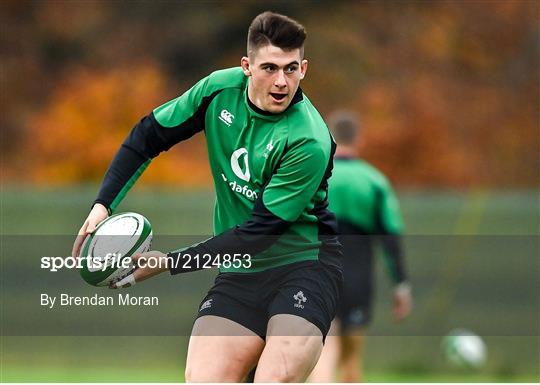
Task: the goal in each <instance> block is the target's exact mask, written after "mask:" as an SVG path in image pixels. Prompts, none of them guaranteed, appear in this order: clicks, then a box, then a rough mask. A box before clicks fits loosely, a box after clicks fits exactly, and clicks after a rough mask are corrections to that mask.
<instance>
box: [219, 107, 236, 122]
mask: <svg viewBox="0 0 540 385" xmlns="http://www.w3.org/2000/svg"><path fill="white" fill-rule="evenodd" d="M219 119H220V120H221V121H222V122H223V123H225V124H226V125H227V126H230V125H231V124H232V121H233V119H234V115H233V114H231V113H230V112H229V111H227V110H221V114H220V115H219Z"/></svg>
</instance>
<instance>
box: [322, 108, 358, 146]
mask: <svg viewBox="0 0 540 385" xmlns="http://www.w3.org/2000/svg"><path fill="white" fill-rule="evenodd" d="M328 126H329V127H330V130H331V131H332V135H333V136H334V139H335V140H336V143H337V144H341V145H352V144H354V142H355V140H356V138H357V136H358V134H359V132H360V120H359V119H358V116H357V115H356V114H355V113H354V112H352V111H345V110H341V111H335V112H333V113H332V114H330V116H329V117H328Z"/></svg>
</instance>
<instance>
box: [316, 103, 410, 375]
mask: <svg viewBox="0 0 540 385" xmlns="http://www.w3.org/2000/svg"><path fill="white" fill-rule="evenodd" d="M328 125H329V127H330V129H331V131H332V133H333V135H334V139H335V141H336V142H337V150H336V154H335V160H334V170H333V172H332V177H331V178H330V181H329V191H328V194H329V195H328V197H329V203H330V208H331V210H332V211H334V212H335V214H336V216H337V219H338V226H339V232H340V234H341V236H340V239H341V242H342V244H343V254H344V261H343V275H344V285H343V294H342V298H341V304H340V307H339V308H338V313H337V315H336V318H335V319H334V321H333V322H332V328H331V330H330V333H329V336H328V338H327V339H326V344H325V346H324V349H323V352H322V354H321V357H320V359H319V362H318V364H317V366H316V367H315V369H314V370H313V372H312V375H311V380H312V381H314V382H332V381H333V380H335V379H337V380H339V381H343V382H361V381H362V364H361V363H362V355H363V345H364V343H365V336H364V331H365V328H366V327H367V326H368V324H369V323H370V321H371V310H372V309H371V308H372V306H371V301H372V292H373V274H374V263H373V243H375V242H376V243H380V244H381V246H382V248H383V252H384V253H383V254H384V259H385V262H386V267H387V270H388V273H389V275H390V277H391V279H392V282H393V283H394V285H395V286H394V291H393V313H394V317H395V319H396V320H397V321H400V320H402V319H404V318H405V317H407V315H408V314H409V313H410V311H411V307H412V297H411V289H410V285H409V283H408V281H407V276H406V274H405V268H404V256H403V249H402V246H401V239H400V238H401V235H400V234H401V232H402V230H403V220H402V217H401V213H400V209H399V204H398V201H397V199H396V196H395V194H394V192H393V190H392V187H391V186H390V183H389V182H388V180H387V179H386V177H385V176H384V175H383V174H382V173H381V172H380V171H378V170H377V169H376V168H375V167H373V166H372V165H370V164H369V163H367V162H366V161H364V160H361V159H359V158H358V156H357V144H358V138H359V129H360V124H359V120H358V117H357V116H356V115H355V114H353V113H352V112H348V111H336V112H334V113H333V114H331V115H330V117H329V119H328ZM330 335H332V336H330ZM337 373H339V374H340V375H341V376H340V378H336V375H337Z"/></svg>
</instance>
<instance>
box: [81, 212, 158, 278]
mask: <svg viewBox="0 0 540 385" xmlns="http://www.w3.org/2000/svg"><path fill="white" fill-rule="evenodd" d="M151 242H152V226H151V225H150V222H149V221H148V219H146V218H145V217H144V216H142V215H141V214H137V213H121V214H116V215H113V216H110V217H108V218H107V219H105V220H104V221H102V222H101V223H100V224H99V225H98V226H97V227H96V230H95V231H94V232H93V233H92V234H90V235H89V236H88V237H86V239H85V241H84V243H83V245H82V247H81V253H80V254H79V257H80V258H81V260H82V263H81V265H82V268H81V277H82V278H83V279H84V280H85V281H86V282H87V283H89V284H90V285H93V286H109V284H110V283H111V282H116V281H118V280H120V279H122V278H124V277H126V276H127V275H129V274H130V273H131V272H132V271H133V270H134V268H135V266H134V264H133V263H129V262H130V259H131V256H132V255H134V254H138V253H144V252H146V251H148V250H149V249H150V245H151ZM128 258H129V260H128Z"/></svg>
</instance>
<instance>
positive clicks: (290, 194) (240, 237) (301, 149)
mask: <svg viewBox="0 0 540 385" xmlns="http://www.w3.org/2000/svg"><path fill="white" fill-rule="evenodd" d="M305 38H306V32H305V29H304V27H303V26H302V25H300V24H299V23H298V22H296V21H294V20H292V19H290V18H288V17H286V16H283V15H280V14H276V13H272V12H264V13H262V14H260V15H258V16H257V17H256V18H255V19H254V20H253V22H252V24H251V26H250V27H249V31H248V39H247V56H245V57H242V59H241V66H240V67H236V68H230V69H225V70H219V71H216V72H214V73H212V74H210V75H209V76H207V77H205V78H204V79H202V80H200V81H199V82H198V83H197V84H195V85H194V86H193V87H192V88H191V89H189V90H188V91H187V92H185V93H184V94H183V95H181V96H180V97H178V98H177V99H174V100H171V101H170V102H168V103H165V104H164V105H162V106H160V107H158V108H156V109H155V110H153V111H152V112H151V113H150V114H149V115H148V116H145V117H144V118H142V120H141V121H140V122H139V123H138V124H137V125H136V126H135V127H134V128H133V129H132V131H131V133H130V134H129V135H128V137H127V138H126V140H125V141H124V143H123V144H122V146H121V147H120V149H119V150H118V153H117V154H116V156H115V157H114V159H113V160H112V163H111V165H110V166H109V169H108V170H107V172H106V174H105V177H104V180H103V183H102V185H101V189H100V191H99V194H98V197H97V199H96V201H95V202H94V205H93V208H92V210H91V212H90V214H89V215H88V218H87V219H86V221H85V222H84V224H83V226H82V227H81V229H80V231H79V236H78V238H77V240H76V241H75V244H74V248H73V255H78V252H79V250H80V246H81V244H82V242H83V239H84V237H85V236H86V235H87V234H89V233H91V232H92V231H93V230H94V229H95V227H96V224H97V223H99V222H100V221H101V220H103V219H104V218H106V217H107V216H108V215H110V214H111V213H112V212H114V211H115V210H116V208H117V207H118V204H119V203H120V201H121V200H122V198H123V197H124V196H125V194H126V192H127V191H128V190H129V189H130V187H131V186H132V185H133V184H134V183H135V181H136V180H137V178H138V177H139V176H140V175H141V174H142V172H143V171H144V169H145V168H146V167H147V166H148V164H149V163H150V161H151V160H152V159H153V158H155V157H156V156H157V155H158V154H159V153H160V152H162V151H165V150H168V149H169V148H170V147H171V146H173V145H174V144H176V143H178V142H180V141H182V140H186V139H188V138H190V137H191V136H193V135H195V134H197V133H199V132H201V131H204V134H205V137H206V142H207V146H208V154H209V161H210V168H211V170H212V175H213V179H214V185H215V190H216V203H215V208H214V234H215V236H214V237H212V238H210V239H208V240H206V241H204V242H202V243H199V244H196V245H193V246H190V247H187V248H184V249H181V250H176V251H172V252H169V253H167V254H164V253H162V252H159V251H151V252H148V253H145V254H142V255H140V256H138V257H137V258H138V259H139V260H144V259H148V258H150V257H152V258H158V259H160V260H163V261H167V262H169V263H168V265H167V266H166V267H157V268H149V267H144V268H142V267H141V268H139V269H137V270H135V272H134V273H133V274H132V275H130V276H128V277H126V278H124V279H122V280H121V281H120V282H117V283H116V284H114V285H113V286H115V287H123V286H129V285H133V284H134V283H135V282H139V281H142V280H145V279H147V278H149V277H151V276H153V275H156V274H159V273H162V272H164V271H167V270H169V271H170V273H171V274H172V275H175V274H179V273H184V272H188V271H193V270H197V269H200V268H201V266H194V265H190V262H193V259H192V256H194V255H210V256H212V258H213V261H215V260H219V258H220V257H221V258H223V255H224V254H225V253H227V254H230V255H233V254H240V255H242V256H243V259H242V260H241V262H242V263H241V264H236V265H233V266H231V265H230V264H227V265H226V264H225V263H223V264H222V265H221V266H220V272H219V274H218V275H217V277H216V280H215V284H214V286H213V287H212V288H211V289H210V290H209V292H208V294H207V295H206V297H204V298H203V300H202V301H201V305H200V308H199V312H198V317H197V319H196V321H195V323H194V326H193V330H192V336H191V338H190V342H189V348H188V356H187V364H186V380H187V381H192V382H200V381H202V382H240V381H242V380H243V379H244V378H245V376H246V375H247V373H248V372H249V371H250V369H252V368H254V367H255V366H257V369H256V373H255V382H285V381H287V382H290V381H294V382H298V381H303V380H305V379H306V378H307V376H308V375H309V373H310V372H311V370H312V369H313V367H314V366H315V364H316V362H317V360H318V358H319V355H320V352H321V350H322V346H323V341H324V338H325V336H326V334H327V333H328V329H329V327H330V323H331V320H332V319H333V318H334V316H335V312H336V309H337V302H338V296H339V292H340V287H341V283H342V273H341V247H340V244H339V241H338V239H337V226H336V221H335V217H334V215H333V214H332V213H331V212H330V211H329V210H328V208H327V206H328V203H327V199H326V198H327V187H328V184H327V180H328V178H329V177H330V174H331V170H332V165H333V154H334V151H335V143H334V142H333V139H332V137H331V135H330V132H329V130H328V128H327V126H326V124H325V123H324V121H323V119H322V118H321V116H320V114H319V113H318V112H317V110H316V109H315V107H313V105H312V104H311V102H310V101H309V99H308V98H307V97H306V95H305V94H304V93H303V92H302V90H301V89H300V88H299V83H300V81H301V80H302V79H303V78H304V77H305V75H306V71H307V68H308V61H307V60H306V59H304V40H305ZM178 215H181V213H179V214H178ZM246 255H247V256H248V258H247V259H246V258H245V257H244V256H246ZM171 261H172V262H171ZM224 261H225V260H224Z"/></svg>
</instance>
